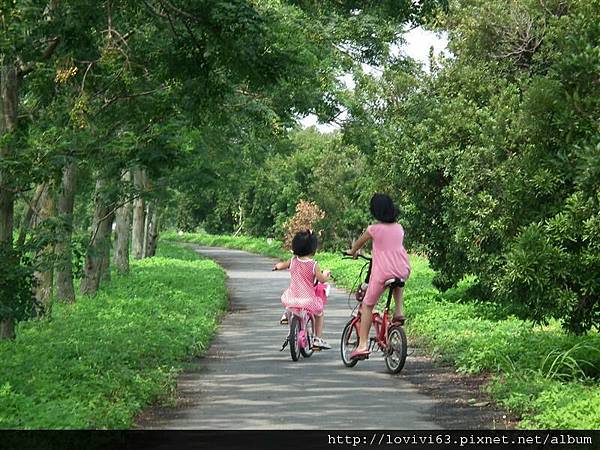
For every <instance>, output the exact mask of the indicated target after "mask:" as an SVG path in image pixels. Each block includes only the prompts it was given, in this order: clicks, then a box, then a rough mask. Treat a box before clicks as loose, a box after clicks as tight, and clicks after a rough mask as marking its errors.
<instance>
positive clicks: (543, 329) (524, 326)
mask: <svg viewBox="0 0 600 450" xmlns="http://www.w3.org/2000/svg"><path fill="white" fill-rule="evenodd" d="M168 238H169V239H175V238H176V239H177V240H179V241H183V242H195V243H200V244H203V245H217V246H224V247H229V248H240V249H243V250H247V251H253V252H256V253H260V254H263V255H268V256H275V257H278V258H281V259H285V258H289V253H286V252H283V251H282V250H281V247H280V246H281V243H278V242H272V243H271V244H269V245H267V243H266V241H265V240H264V239H258V238H248V237H231V236H211V235H206V234H183V235H177V234H175V233H169V234H168ZM277 248H279V250H277ZM316 258H317V260H318V261H319V264H320V266H321V267H323V268H325V269H329V270H331V271H332V275H333V277H334V278H335V282H336V285H337V286H339V287H345V288H348V289H350V288H353V287H354V286H355V285H356V282H357V277H358V274H359V272H360V270H361V267H362V266H363V264H364V262H361V261H360V260H342V258H341V255H340V254H335V253H327V252H318V253H317V255H316ZM411 267H412V273H411V277H410V279H409V281H408V283H407V285H406V288H405V296H404V298H405V314H406V315H407V319H408V320H407V329H408V332H409V334H410V338H411V339H412V340H413V341H417V342H419V343H420V345H423V346H425V347H426V348H427V349H428V350H429V352H430V353H431V354H432V355H434V356H436V357H439V358H442V359H444V360H446V361H448V362H451V363H452V364H454V365H455V366H456V367H457V369H458V370H459V371H463V372H466V373H480V372H489V373H494V374H497V375H496V377H495V380H494V382H493V383H492V385H491V386H490V390H491V392H492V394H493V395H494V398H495V399H496V401H497V402H498V403H500V404H502V405H504V406H505V407H507V408H509V409H510V410H511V411H513V412H514V413H515V414H517V415H519V416H521V417H522V418H523V420H522V422H521V423H520V426H521V427H523V428H537V429H544V428H577V429H579V428H582V429H596V428H598V425H599V423H600V422H598V418H599V417H600V415H598V414H595V412H596V411H599V408H600V387H599V386H598V381H599V380H600V335H599V334H598V333H593V332H590V333H587V334H585V335H583V336H575V335H572V334H565V332H564V331H562V330H561V329H560V326H559V323H558V322H557V321H552V322H551V323H550V324H549V325H547V326H536V325H533V324H532V323H531V322H527V321H523V320H521V319H518V318H516V317H514V316H511V315H509V314H508V312H507V311H506V310H505V309H503V308H499V307H497V306H496V305H493V304H490V303H489V302H485V301H480V300H477V299H472V298H470V297H469V293H470V292H471V291H472V287H473V284H474V282H475V280H474V279H473V278H471V279H467V280H463V281H462V282H461V283H460V284H459V287H458V288H456V289H453V290H449V291H447V292H445V293H440V292H439V291H438V290H437V289H436V288H435V287H434V286H433V285H432V279H433V277H434V272H433V270H432V269H431V268H430V266H429V263H428V261H427V260H426V259H425V258H422V257H418V256H414V255H412V256H411ZM382 299H383V297H382ZM349 302H350V303H349V306H350V307H354V305H355V304H356V302H355V300H354V299H353V298H350V300H349ZM381 303H382V302H380V306H381ZM588 411H589V413H588Z"/></svg>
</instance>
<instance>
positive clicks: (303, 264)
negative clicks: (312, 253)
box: [281, 256, 323, 315]
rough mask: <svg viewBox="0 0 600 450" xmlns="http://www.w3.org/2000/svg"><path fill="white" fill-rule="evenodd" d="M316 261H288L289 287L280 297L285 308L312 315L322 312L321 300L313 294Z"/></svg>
mask: <svg viewBox="0 0 600 450" xmlns="http://www.w3.org/2000/svg"><path fill="white" fill-rule="evenodd" d="M316 264H317V263H316V261H314V260H312V259H309V260H302V259H298V258H297V257H296V256H294V257H293V258H292V260H291V261H290V276H291V280H290V286H289V287H288V288H287V289H286V290H285V292H284V293H283V295H282V296H281V303H282V304H283V306H285V307H286V308H302V309H306V310H307V311H310V312H311V313H312V314H316V315H319V314H321V313H322V312H323V300H322V299H320V298H319V297H318V296H317V295H316V294H315V285H314V280H315V266H316Z"/></svg>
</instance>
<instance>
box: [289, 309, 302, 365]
mask: <svg viewBox="0 0 600 450" xmlns="http://www.w3.org/2000/svg"><path fill="white" fill-rule="evenodd" d="M299 332H300V319H299V318H298V317H297V316H296V315H293V316H292V322H291V323H290V334H289V336H288V340H289V343H290V353H291V355H292V360H293V361H298V359H300V345H299V343H298V333H299Z"/></svg>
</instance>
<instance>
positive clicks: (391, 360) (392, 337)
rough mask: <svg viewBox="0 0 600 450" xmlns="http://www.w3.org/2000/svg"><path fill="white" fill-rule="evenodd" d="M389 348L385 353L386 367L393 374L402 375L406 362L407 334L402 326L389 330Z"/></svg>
mask: <svg viewBox="0 0 600 450" xmlns="http://www.w3.org/2000/svg"><path fill="white" fill-rule="evenodd" d="M387 340H388V347H387V349H386V352H385V366H386V367H387V370H388V371H389V372H391V373H393V374H396V373H400V371H401V370H402V368H403V367H404V363H405V362H406V352H407V344H406V334H404V328H402V327H401V326H392V327H390V328H389V330H388V339H387Z"/></svg>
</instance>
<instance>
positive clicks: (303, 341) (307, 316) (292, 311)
mask: <svg viewBox="0 0 600 450" xmlns="http://www.w3.org/2000/svg"><path fill="white" fill-rule="evenodd" d="M286 312H287V313H288V314H289V317H288V323H289V324H290V326H291V324H292V317H294V316H295V317H298V319H300V331H299V332H298V338H297V339H298V344H299V345H300V348H302V349H307V348H308V345H309V342H308V338H307V336H306V324H307V323H308V321H309V320H311V319H312V320H313V321H314V317H313V315H312V314H311V313H309V312H308V311H307V310H305V309H301V308H286Z"/></svg>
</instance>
